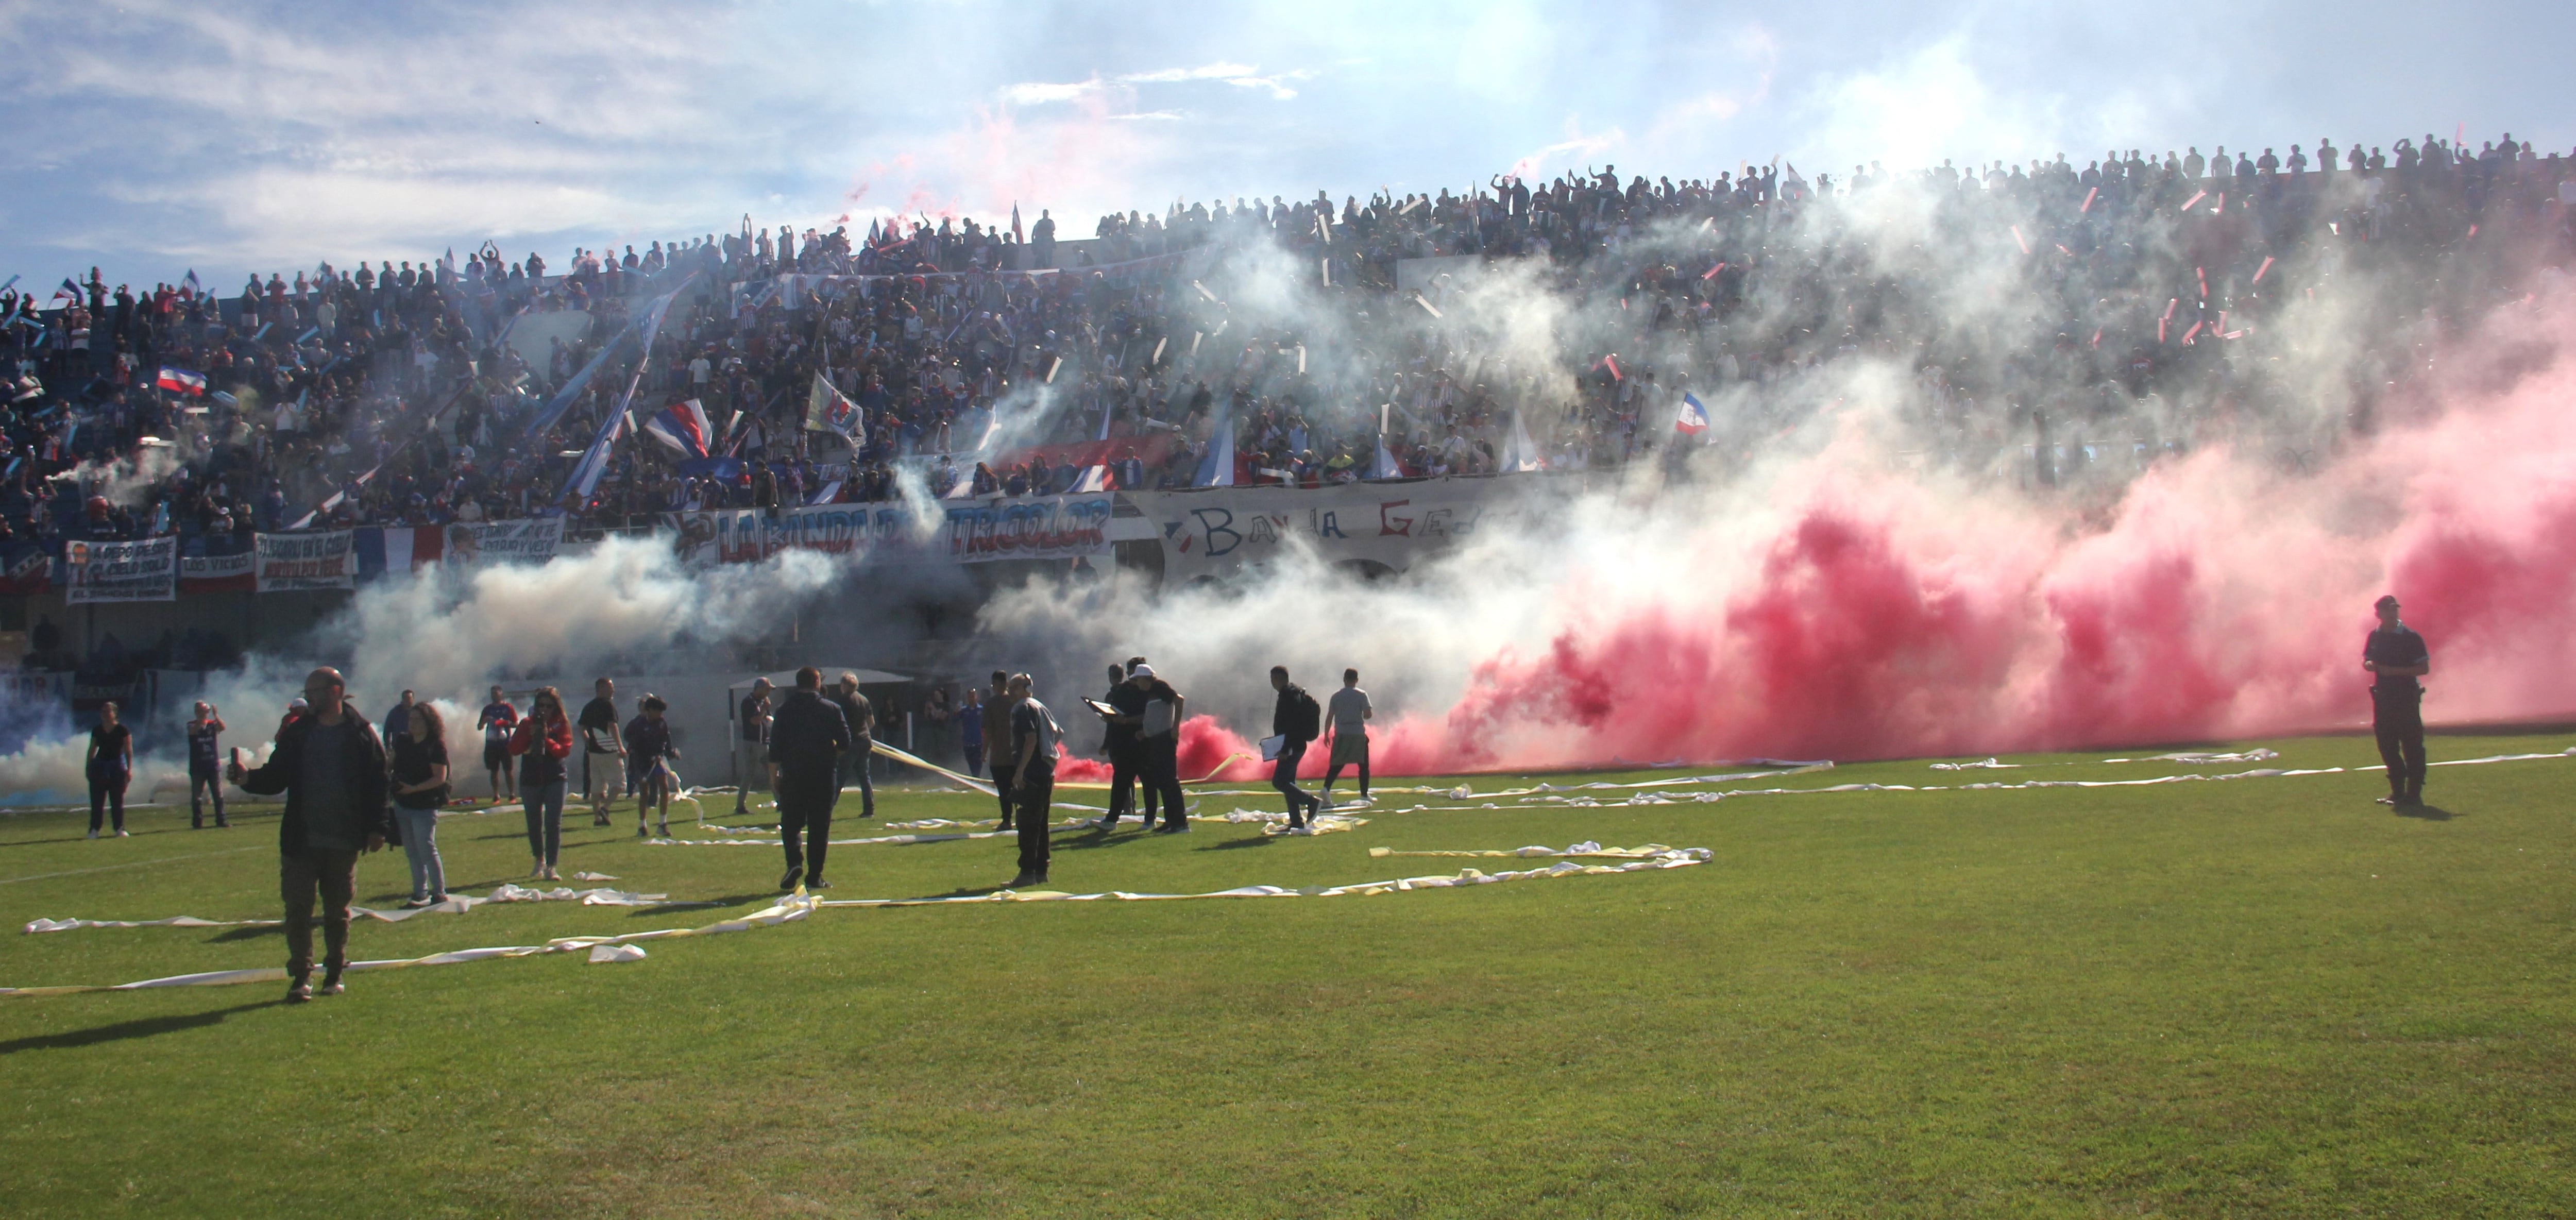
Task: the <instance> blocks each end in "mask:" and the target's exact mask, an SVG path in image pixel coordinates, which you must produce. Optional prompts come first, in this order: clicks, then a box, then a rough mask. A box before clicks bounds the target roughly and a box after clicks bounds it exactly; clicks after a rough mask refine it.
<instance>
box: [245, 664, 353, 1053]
mask: <svg viewBox="0 0 2576 1220" xmlns="http://www.w3.org/2000/svg"><path fill="white" fill-rule="evenodd" d="M304 698H305V700H306V702H307V704H308V705H309V707H310V710H309V711H307V712H306V713H305V714H304V715H303V716H300V717H298V718H296V719H294V720H292V721H289V722H288V723H287V724H286V725H285V726H284V727H282V728H280V729H279V730H278V732H277V749H276V752H275V753H272V754H270V755H269V758H268V763H267V765H265V766H262V767H260V768H258V769H257V770H245V769H244V768H243V767H242V765H241V763H240V762H239V761H235V762H234V763H233V764H232V765H231V766H230V767H229V768H227V770H226V773H227V775H228V776H229V777H230V778H231V779H232V781H233V782H234V783H235V784H238V785H240V786H241V789H242V791H244V792H248V793H251V794H253V795H255V796H274V795H276V794H278V793H280V792H283V793H285V794H286V812H285V814H284V816H282V817H280V818H279V819H278V824H277V847H278V885H279V889H280V891H281V892H282V895H283V897H284V898H285V901H286V975H287V982H288V986H287V989H286V998H287V1000H288V1001H290V1002H293V1003H301V1002H303V1001H305V1000H309V999H312V998H313V995H314V991H313V984H312V983H311V982H310V981H309V980H310V979H311V977H312V974H313V899H314V895H315V892H316V891H317V890H318V891H319V892H320V895H321V898H322V992H321V993H322V994H323V995H338V994H340V992H341V991H342V990H343V987H342V985H341V983H340V972H341V971H342V970H344V969H346V968H347V967H348V964H349V900H350V898H351V897H352V896H353V895H354V894H355V893H356V891H357V885H358V855H359V853H361V852H371V851H377V850H380V849H381V848H383V847H384V845H385V840H386V839H387V838H389V837H391V834H392V830H393V807H392V806H391V805H388V804H386V803H385V786H386V774H385V746H384V743H383V742H382V741H379V740H377V738H376V730H375V729H374V727H373V726H370V725H369V724H368V723H367V721H366V718H365V717H363V716H359V715H356V714H354V713H352V712H350V711H349V709H348V706H347V702H346V701H347V698H348V688H347V685H346V683H344V682H343V681H342V680H341V678H340V671H339V670H336V669H332V668H329V667H327V666H326V667H324V668H321V669H317V670H314V671H313V672H312V673H310V674H307V675H305V677H304Z"/></svg>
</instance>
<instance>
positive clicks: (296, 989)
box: [286, 979, 313, 1004]
mask: <svg viewBox="0 0 2576 1220" xmlns="http://www.w3.org/2000/svg"><path fill="white" fill-rule="evenodd" d="M312 998H313V984H312V983H310V982H307V981H306V980H303V979H297V980H295V981H294V982H292V983H288V984H287V985H286V1002H287V1003H289V1004H301V1003H303V1002H305V1001H306V1000H310V999H312Z"/></svg>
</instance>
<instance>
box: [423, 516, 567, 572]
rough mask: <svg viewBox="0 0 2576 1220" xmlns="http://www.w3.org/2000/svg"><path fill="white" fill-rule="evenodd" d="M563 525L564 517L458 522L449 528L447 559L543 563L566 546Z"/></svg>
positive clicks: (448, 560) (449, 560) (454, 560)
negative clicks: (559, 548) (564, 544)
mask: <svg viewBox="0 0 2576 1220" xmlns="http://www.w3.org/2000/svg"><path fill="white" fill-rule="evenodd" d="M563 525H564V519H563V518H561V517H523V518H520V519H519V520H516V521H480V522H475V523H472V524H468V523H466V522H463V521H459V522H457V523H455V524H453V525H450V526H448V527H447V547H446V553H445V558H446V560H447V562H449V563H544V562H545V561H547V560H549V559H552V558H554V557H555V550H556V548H558V547H561V546H562V545H563Z"/></svg>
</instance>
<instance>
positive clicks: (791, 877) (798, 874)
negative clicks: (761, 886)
mask: <svg viewBox="0 0 2576 1220" xmlns="http://www.w3.org/2000/svg"><path fill="white" fill-rule="evenodd" d="M804 875H805V870H804V869H802V868H791V869H788V870H787V875H786V876H783V877H780V878H779V879H778V888H779V890H780V891H782V892H785V891H790V890H793V889H795V888H796V882H797V881H798V879H800V878H802V877H804Z"/></svg>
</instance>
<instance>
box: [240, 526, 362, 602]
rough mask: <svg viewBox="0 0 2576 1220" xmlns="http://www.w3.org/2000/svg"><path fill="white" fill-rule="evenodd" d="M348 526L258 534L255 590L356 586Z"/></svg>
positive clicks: (278, 590) (274, 591)
mask: <svg viewBox="0 0 2576 1220" xmlns="http://www.w3.org/2000/svg"><path fill="white" fill-rule="evenodd" d="M355 536H356V534H355V531H352V530H324V531H321V532H318V533H310V534H261V535H260V536H259V543H258V555H259V559H258V563H259V591H260V592H262V593H280V592H291V591H295V590H301V589H352V588H356V587H357V575H358V556H357V552H356V550H355V549H354V548H353V547H352V546H351V541H352V539H353V538H354V537H355Z"/></svg>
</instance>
